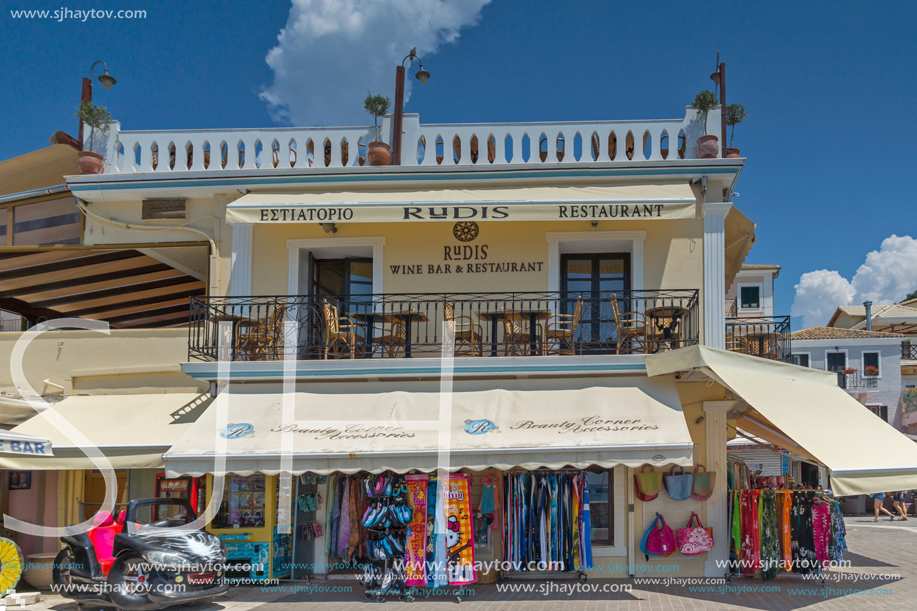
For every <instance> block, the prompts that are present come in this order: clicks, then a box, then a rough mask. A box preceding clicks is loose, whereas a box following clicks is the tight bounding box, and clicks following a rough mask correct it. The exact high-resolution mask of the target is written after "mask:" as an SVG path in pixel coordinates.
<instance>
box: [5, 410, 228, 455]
mask: <svg viewBox="0 0 917 611" xmlns="http://www.w3.org/2000/svg"><path fill="white" fill-rule="evenodd" d="M210 401H211V399H210V397H209V396H201V395H198V394H196V393H175V394H160V395H150V394H142V395H96V396H72V397H67V398H66V399H64V400H63V401H61V402H60V403H57V404H56V405H55V406H54V407H53V408H49V410H46V411H53V412H56V413H58V414H60V415H61V416H62V417H63V418H64V419H65V420H67V422H69V423H70V424H72V425H73V426H74V427H75V428H76V429H77V430H78V431H79V432H80V433H82V434H83V435H85V436H86V437H87V438H88V439H89V441H90V442H91V443H92V444H93V445H94V446H95V447H97V448H99V449H100V450H101V451H102V453H103V454H104V455H105V456H106V457H108V460H109V461H110V462H111V465H112V467H114V468H115V469H153V468H162V464H163V463H162V454H163V452H165V451H166V450H168V449H169V448H170V447H171V446H172V444H173V443H174V442H175V441H176V440H177V439H178V438H179V437H181V435H182V433H184V432H185V431H187V430H188V429H189V427H190V426H191V425H192V423H193V422H194V421H195V420H196V419H197V417H198V416H199V415H200V414H201V413H203V411H204V410H205V409H206V408H207V406H208V405H209V404H210ZM45 414H46V412H42V413H41V414H38V415H36V416H35V417H34V418H32V419H30V420H28V421H26V422H24V423H22V424H20V425H19V426H17V427H16V428H14V429H13V430H12V431H11V433H14V434H20V435H33V436H36V437H42V438H45V439H48V440H50V442H51V444H53V447H54V455H53V456H44V455H37V454H31V455H26V454H0V469H14V470H18V471H25V470H31V469H36V470H41V469H64V470H72V469H97V468H98V467H96V465H95V464H94V463H93V462H92V460H90V459H89V458H88V457H87V456H86V455H85V454H84V453H83V451H82V450H80V448H79V447H78V445H77V444H76V443H74V441H72V440H71V439H70V438H69V437H67V435H65V434H64V433H63V432H61V431H59V430H58V429H57V428H56V427H55V426H54V425H52V424H51V422H50V421H49V420H48V418H47V417H46V415H45Z"/></svg>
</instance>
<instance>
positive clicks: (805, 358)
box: [793, 354, 809, 367]
mask: <svg viewBox="0 0 917 611" xmlns="http://www.w3.org/2000/svg"><path fill="white" fill-rule="evenodd" d="M793 364H794V365H799V366H800V367H808V366H809V355H808V354H794V355H793Z"/></svg>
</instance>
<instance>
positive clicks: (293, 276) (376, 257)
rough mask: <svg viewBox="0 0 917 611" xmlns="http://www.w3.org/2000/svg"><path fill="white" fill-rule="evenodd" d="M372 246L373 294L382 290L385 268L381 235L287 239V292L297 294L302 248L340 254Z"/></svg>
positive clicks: (383, 242) (383, 239) (383, 244)
mask: <svg viewBox="0 0 917 611" xmlns="http://www.w3.org/2000/svg"><path fill="white" fill-rule="evenodd" d="M367 246H369V247H370V248H372V259H373V294H379V293H381V292H382V273H383V271H384V270H385V266H384V265H383V260H382V251H383V247H384V246H385V238H384V237H383V236H378V237H367V238H307V239H298V240H287V251H288V253H289V256H288V268H287V294H288V295H299V293H300V288H299V272H300V269H299V261H300V256H299V255H300V252H301V251H303V250H316V249H320V250H328V249H334V250H341V251H344V252H341V254H342V255H345V254H347V252H346V251H347V250H351V251H352V250H353V249H354V248H360V247H367Z"/></svg>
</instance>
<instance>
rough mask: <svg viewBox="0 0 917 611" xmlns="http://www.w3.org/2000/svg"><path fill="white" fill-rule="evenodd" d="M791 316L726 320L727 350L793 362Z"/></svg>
mask: <svg viewBox="0 0 917 611" xmlns="http://www.w3.org/2000/svg"><path fill="white" fill-rule="evenodd" d="M789 335H790V317H789V316H759V317H757V318H727V319H726V349H727V350H730V351H732V352H740V353H742V354H750V355H752V356H758V357H761V358H765V359H771V360H775V361H784V362H786V363H791V362H792V360H793V357H792V349H791V345H790V337H789Z"/></svg>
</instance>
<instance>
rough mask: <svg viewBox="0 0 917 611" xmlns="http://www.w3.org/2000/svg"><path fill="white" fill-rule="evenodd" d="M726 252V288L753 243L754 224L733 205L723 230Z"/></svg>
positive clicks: (733, 278)
mask: <svg viewBox="0 0 917 611" xmlns="http://www.w3.org/2000/svg"><path fill="white" fill-rule="evenodd" d="M723 240H724V241H725V245H724V248H725V254H726V290H727V291H728V290H729V287H730V286H732V283H733V281H734V280H735V278H736V274H738V273H739V270H740V269H742V263H744V262H745V257H747V256H748V251H750V250H751V247H752V245H753V244H754V243H755V224H754V223H752V222H751V221H750V220H749V219H748V217H746V216H745V215H744V214H742V213H741V212H739V209H738V208H736V207H735V206H733V207H732V208H731V209H730V210H729V212H728V213H727V214H726V221H725V227H724V231H723Z"/></svg>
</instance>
